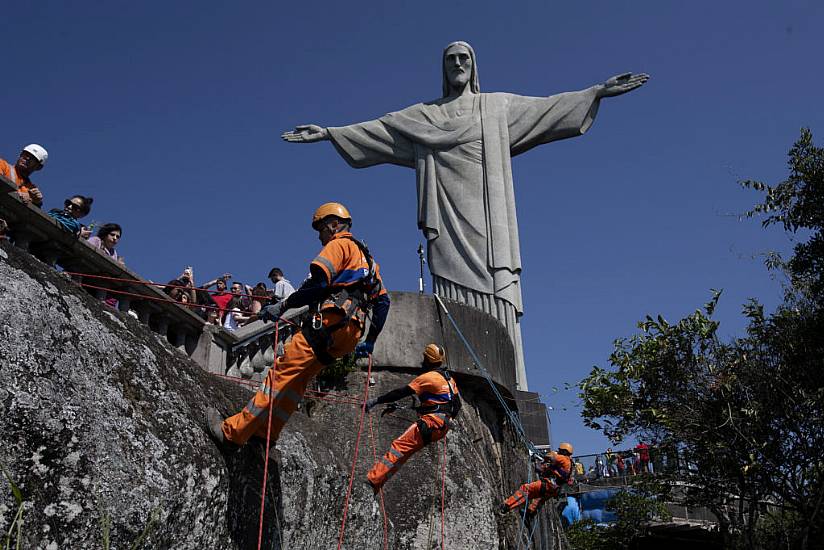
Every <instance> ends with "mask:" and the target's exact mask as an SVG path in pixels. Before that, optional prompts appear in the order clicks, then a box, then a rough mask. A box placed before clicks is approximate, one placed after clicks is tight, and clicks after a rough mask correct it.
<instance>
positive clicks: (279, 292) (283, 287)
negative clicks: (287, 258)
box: [269, 267, 295, 303]
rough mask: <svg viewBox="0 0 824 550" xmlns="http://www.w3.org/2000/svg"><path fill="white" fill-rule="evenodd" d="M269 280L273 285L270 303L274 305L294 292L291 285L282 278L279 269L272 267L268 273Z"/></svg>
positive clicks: (281, 272)
mask: <svg viewBox="0 0 824 550" xmlns="http://www.w3.org/2000/svg"><path fill="white" fill-rule="evenodd" d="M269 280H271V281H272V283H273V284H274V285H275V289H274V290H273V291H272V301H273V302H275V303H277V302H280V301H283V300H285V299H286V298H288V297H289V295H290V294H292V293H293V292H294V291H295V289H294V287H293V286H292V283H290V282H289V281H288V280H287V279H286V278H285V277H284V276H283V271H281V270H280V268H279V267H273V268H272V269H271V270H270V271H269Z"/></svg>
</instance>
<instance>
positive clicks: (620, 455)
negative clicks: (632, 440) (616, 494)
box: [615, 452, 627, 477]
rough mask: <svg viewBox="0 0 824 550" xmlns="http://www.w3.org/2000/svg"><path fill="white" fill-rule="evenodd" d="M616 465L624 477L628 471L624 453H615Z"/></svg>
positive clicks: (619, 473) (620, 474)
mask: <svg viewBox="0 0 824 550" xmlns="http://www.w3.org/2000/svg"><path fill="white" fill-rule="evenodd" d="M615 467H616V469H617V470H618V475H619V476H621V477H623V476H624V475H626V473H627V467H626V465H625V464H624V453H620V452H619V453H615Z"/></svg>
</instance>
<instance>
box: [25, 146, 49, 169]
mask: <svg viewBox="0 0 824 550" xmlns="http://www.w3.org/2000/svg"><path fill="white" fill-rule="evenodd" d="M23 150H24V151H26V152H27V153H30V154H31V155H32V156H33V157H34V158H36V159H37V160H38V162H40V164H41V165H42V166H45V165H46V161H47V160H48V159H49V152H48V151H46V148H45V147H43V146H42V145H38V144H36V143H32V144H31V145H26V146H25V147H23Z"/></svg>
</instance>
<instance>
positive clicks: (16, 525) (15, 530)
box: [0, 464, 23, 550]
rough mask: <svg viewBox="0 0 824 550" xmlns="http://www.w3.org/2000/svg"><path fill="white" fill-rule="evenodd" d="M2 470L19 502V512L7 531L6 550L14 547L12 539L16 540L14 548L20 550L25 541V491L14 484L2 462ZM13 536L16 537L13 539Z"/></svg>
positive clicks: (0, 466)
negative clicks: (22, 491) (21, 490)
mask: <svg viewBox="0 0 824 550" xmlns="http://www.w3.org/2000/svg"><path fill="white" fill-rule="evenodd" d="M0 470H3V476H5V478H6V481H8V482H9V486H10V487H11V493H12V495H14V500H15V502H17V513H16V514H15V515H14V519H13V520H12V522H11V525H9V532H8V533H6V540H5V550H10V548H12V546H11V544H12V540H14V541H15V546H14V548H16V549H17V550H20V545H21V544H22V543H23V493H21V492H20V489H19V488H18V487H17V485H15V484H14V481H12V479H11V475H10V474H9V472H8V471H7V470H6V468H5V467H4V466H3V465H2V464H0ZM12 537H14V538H13V539H12Z"/></svg>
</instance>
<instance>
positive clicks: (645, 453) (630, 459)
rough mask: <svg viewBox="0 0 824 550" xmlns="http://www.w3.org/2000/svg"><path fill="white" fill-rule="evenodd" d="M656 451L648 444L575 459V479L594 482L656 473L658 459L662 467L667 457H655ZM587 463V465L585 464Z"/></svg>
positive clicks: (639, 444)
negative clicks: (655, 464) (655, 463)
mask: <svg viewBox="0 0 824 550" xmlns="http://www.w3.org/2000/svg"><path fill="white" fill-rule="evenodd" d="M654 454H655V450H654V449H650V447H649V446H648V445H647V444H646V443H643V442H642V443H638V445H636V446H635V448H633V449H628V450H624V451H613V450H612V449H611V448H609V449H607V451H606V452H605V453H600V454H596V455H587V456H585V457H575V459H574V460H573V466H574V474H575V478H576V479H577V480H579V481H592V480H596V479H603V478H610V477H624V476H634V475H639V474H652V473H655V466H654V465H653V464H654V462H655V460H653V458H656V459H657V461H658V462H659V467H660V465H662V464H663V462H662V461H665V460H666V459H665V457H655V456H653V455H654ZM584 462H586V464H584Z"/></svg>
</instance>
